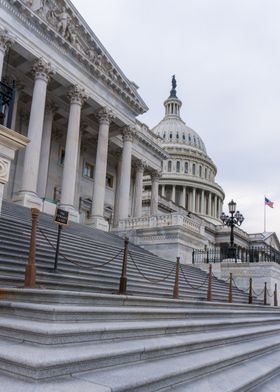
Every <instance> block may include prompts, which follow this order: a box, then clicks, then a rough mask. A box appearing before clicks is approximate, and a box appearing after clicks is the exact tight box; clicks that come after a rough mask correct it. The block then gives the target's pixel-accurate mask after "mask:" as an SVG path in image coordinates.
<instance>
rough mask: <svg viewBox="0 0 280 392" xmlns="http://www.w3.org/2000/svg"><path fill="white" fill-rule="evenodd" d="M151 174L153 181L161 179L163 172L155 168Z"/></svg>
mask: <svg viewBox="0 0 280 392" xmlns="http://www.w3.org/2000/svg"><path fill="white" fill-rule="evenodd" d="M150 176H151V180H152V181H159V179H160V177H161V173H160V172H158V171H156V170H153V171H151V173H150Z"/></svg>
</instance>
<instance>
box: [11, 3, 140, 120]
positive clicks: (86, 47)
mask: <svg viewBox="0 0 280 392" xmlns="http://www.w3.org/2000/svg"><path fill="white" fill-rule="evenodd" d="M12 2H13V4H15V5H16V6H18V7H20V8H23V9H24V11H25V12H24V14H26V13H30V16H32V18H31V19H30V20H33V22H35V21H36V19H37V21H38V25H40V26H41V28H44V29H45V30H46V31H47V32H48V33H49V34H52V35H53V36H54V38H55V39H57V40H59V41H60V43H61V45H63V47H64V48H65V47H68V48H69V53H71V55H73V56H75V57H76V58H77V59H78V60H79V61H80V62H82V63H83V65H84V66H86V67H87V68H88V69H90V71H91V73H92V74H93V75H94V76H96V77H97V78H98V79H100V80H101V81H102V83H104V84H105V85H106V86H107V87H109V88H111V89H112V90H114V92H115V93H117V94H118V95H119V96H120V97H121V98H122V99H123V100H124V101H126V103H128V104H129V105H131V106H132V107H133V109H134V111H135V112H136V113H137V114H142V113H144V112H145V111H147V110H148V108H147V106H146V104H145V103H144V101H143V100H142V98H141V97H140V95H139V94H138V93H137V88H136V85H135V83H134V82H132V81H130V80H128V78H127V77H126V76H125V75H124V74H123V72H122V71H121V69H120V68H119V67H118V65H117V64H116V63H115V62H114V60H113V59H112V57H111V56H110V54H109V53H108V52H107V51H106V49H105V48H104V46H103V45H102V44H101V42H100V41H99V40H98V38H97V37H96V35H95V34H94V33H93V31H92V30H91V28H90V27H89V26H88V25H87V23H86V22H85V20H84V19H83V18H82V16H81V15H80V14H79V12H78V11H77V10H76V8H75V7H74V5H73V4H72V3H71V1H69V0H65V1H64V0H58V1H57V0H13V1H12ZM44 25H45V26H44Z"/></svg>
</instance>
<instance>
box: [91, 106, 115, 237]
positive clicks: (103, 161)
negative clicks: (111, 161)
mask: <svg viewBox="0 0 280 392" xmlns="http://www.w3.org/2000/svg"><path fill="white" fill-rule="evenodd" d="M97 116H98V118H99V133H98V142H97V152H96V163H95V170H94V186H93V196H92V209H91V219H90V221H89V224H90V225H92V226H94V227H97V228H98V229H100V230H105V231H108V223H107V222H106V221H105V219H104V216H103V215H104V201H105V190H106V172H107V157H108V140H109V127H110V123H111V121H112V120H113V118H114V116H113V113H112V111H111V110H110V109H108V108H106V107H104V108H102V109H101V110H100V111H99V112H98V114H97Z"/></svg>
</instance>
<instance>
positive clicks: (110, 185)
mask: <svg viewBox="0 0 280 392" xmlns="http://www.w3.org/2000/svg"><path fill="white" fill-rule="evenodd" d="M106 186H107V187H108V188H113V186H114V177H113V176H112V175H111V174H107V175H106Z"/></svg>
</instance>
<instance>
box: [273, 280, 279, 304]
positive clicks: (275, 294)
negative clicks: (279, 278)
mask: <svg viewBox="0 0 280 392" xmlns="http://www.w3.org/2000/svg"><path fill="white" fill-rule="evenodd" d="M274 306H278V298H277V283H275V289H274Z"/></svg>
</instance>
